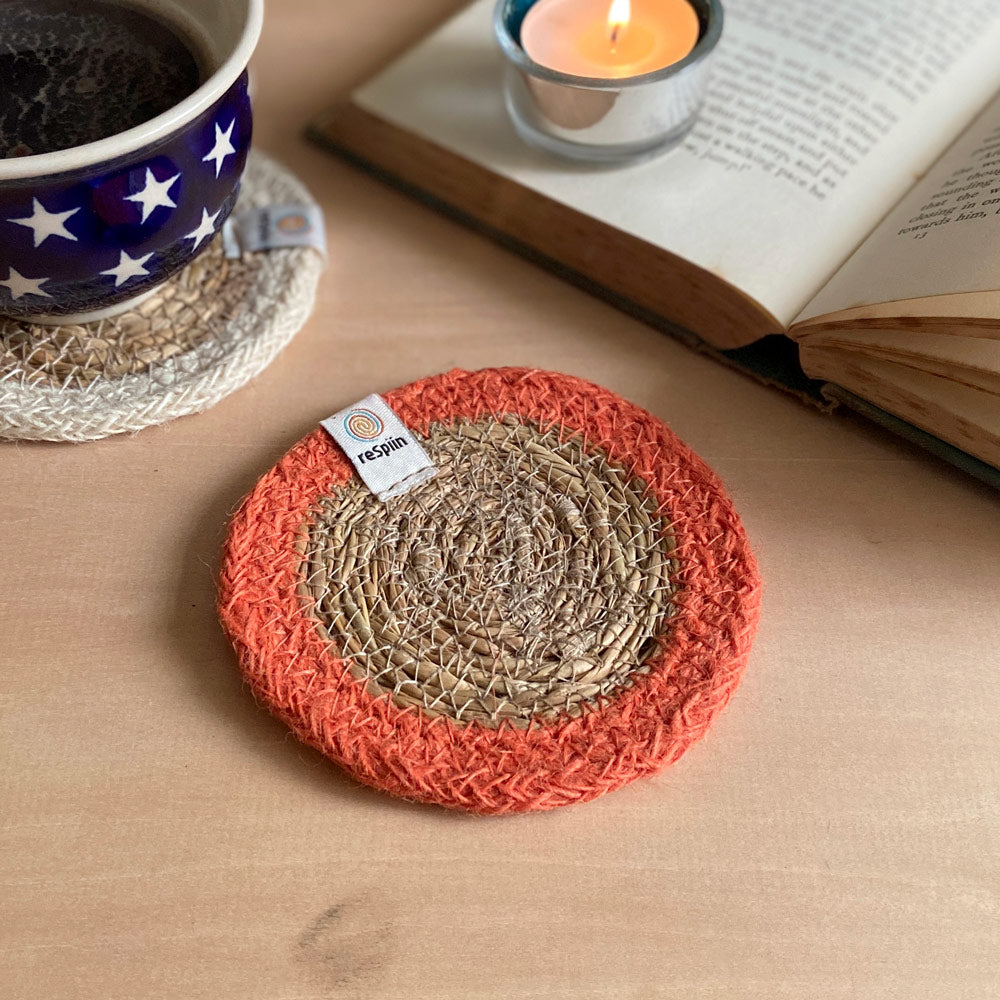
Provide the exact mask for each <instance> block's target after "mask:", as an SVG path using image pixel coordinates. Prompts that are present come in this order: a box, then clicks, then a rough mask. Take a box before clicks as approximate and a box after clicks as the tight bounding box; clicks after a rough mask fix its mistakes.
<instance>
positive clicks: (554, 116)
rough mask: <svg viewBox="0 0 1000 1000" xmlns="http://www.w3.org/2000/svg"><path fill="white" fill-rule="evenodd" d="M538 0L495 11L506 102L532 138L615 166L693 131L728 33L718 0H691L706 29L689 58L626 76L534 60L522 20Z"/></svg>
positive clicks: (553, 149)
mask: <svg viewBox="0 0 1000 1000" xmlns="http://www.w3.org/2000/svg"><path fill="white" fill-rule="evenodd" d="M536 2H537V0H498V3H497V5H496V7H495V9H494V13H493V29H494V32H495V34H496V37H497V41H498V43H499V45H500V51H501V52H502V53H503V56H504V76H503V92H504V103H505V105H506V107H507V113H508V114H509V115H510V119H511V121H512V122H513V125H514V128H515V129H516V130H517V133H518V135H519V136H520V137H521V138H522V139H523V140H524V141H525V142H527V143H528V144H529V145H531V146H534V147H536V148H539V149H543V150H545V151H547V152H549V153H555V154H556V155H558V156H564V157H568V158H569V159H572V160H576V161H578V162H583V163H589V164H596V165H608V166H611V165H622V164H627V163H633V162H636V161H638V160H643V159H646V158H648V157H651V156H655V155H657V154H659V153H662V152H665V151H666V150H668V149H670V148H671V147H672V146H675V145H676V144H677V143H678V142H680V140H681V139H682V138H683V137H684V136H685V135H686V134H687V132H688V131H690V129H691V127H692V125H694V122H695V119H696V118H697V116H698V111H699V109H700V108H701V105H702V102H703V100H704V97H705V92H706V89H707V86H708V77H709V70H710V64H711V56H712V53H713V51H714V49H715V47H716V45H717V44H718V41H719V38H720V37H721V35H722V21H723V13H722V5H721V3H720V2H719V0H690V2H691V5H692V6H693V7H694V9H695V13H696V14H697V16H698V22H699V29H700V30H699V36H698V41H697V43H696V44H695V46H694V48H693V49H692V50H691V52H690V53H689V54H688V55H687V56H686V57H685V58H683V59H681V60H680V61H679V62H676V63H673V64H672V65H670V66H667V67H665V68H663V69H660V70H656V71H655V72H651V73H644V74H642V75H640V76H631V77H623V78H620V79H604V78H597V77H586V76H574V75H571V74H568V73H562V72H559V71H557V70H553V69H549V68H548V67H546V66H542V65H540V64H539V63H537V62H535V61H534V60H533V59H532V58H531V57H530V56H529V55H528V54H527V53H526V52H525V50H524V48H523V47H522V45H521V25H522V23H523V21H524V18H525V16H526V15H527V13H528V11H529V10H530V9H531V8H532V7H533V6H534V4H535V3H536Z"/></svg>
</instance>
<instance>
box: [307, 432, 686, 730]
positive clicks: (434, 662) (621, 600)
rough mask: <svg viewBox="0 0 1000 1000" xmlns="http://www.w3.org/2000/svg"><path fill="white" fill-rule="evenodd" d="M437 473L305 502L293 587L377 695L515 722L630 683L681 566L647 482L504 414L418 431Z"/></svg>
mask: <svg viewBox="0 0 1000 1000" xmlns="http://www.w3.org/2000/svg"><path fill="white" fill-rule="evenodd" d="M418 436H419V437H420V438H421V443H422V444H423V445H424V447H425V448H426V450H427V453H428V455H429V456H430V458H431V460H432V461H433V462H434V463H435V464H436V465H437V467H438V474H437V476H436V477H435V478H434V479H432V480H430V481H429V482H427V483H425V484H423V485H422V486H420V487H418V488H417V489H416V490H414V491H413V492H411V493H409V494H407V495H405V496H403V497H399V498H397V499H395V500H391V501H389V503H387V504H383V503H382V502H380V501H379V500H377V498H375V497H374V496H373V495H372V494H371V493H370V492H369V491H368V490H367V489H366V488H365V487H364V485H363V484H361V483H360V481H359V480H357V479H356V478H355V479H352V480H351V481H350V482H349V483H348V484H347V485H346V486H344V487H343V488H342V489H340V490H338V491H337V493H336V494H335V495H333V496H327V497H324V498H322V499H321V500H320V501H319V503H318V505H317V506H316V508H315V511H314V515H313V518H312V520H311V522H310V523H309V525H308V529H307V537H306V538H305V539H304V551H303V566H302V579H303V583H302V585H301V587H300V593H301V594H302V595H303V596H304V597H305V598H307V599H308V601H309V602H310V603H311V610H312V614H313V615H314V617H315V618H316V619H317V620H318V622H319V623H320V628H321V630H322V631H323V633H324V634H325V636H326V637H327V638H328V639H329V640H330V641H331V642H332V643H333V644H334V645H335V646H336V647H337V648H338V649H339V650H340V651H341V652H342V654H343V655H344V656H348V657H350V658H351V662H350V669H351V671H352V673H353V674H354V676H355V677H357V678H358V679H362V680H364V681H365V682H366V683H367V684H368V686H369V687H370V689H372V690H373V693H376V694H389V695H390V696H391V698H392V700H393V701H394V702H395V703H396V704H397V705H398V706H400V707H402V708H411V707H416V708H418V709H419V710H420V711H421V712H423V713H425V714H427V715H430V716H441V715H444V716H447V717H449V718H451V719H452V720H454V721H455V722H458V723H469V722H473V721H477V722H479V723H481V724H483V725H485V726H488V727H493V728H495V727H498V726H499V725H500V724H501V723H503V722H505V721H506V722H507V723H509V724H512V725H514V726H517V727H522V728H523V727H527V726H529V725H530V724H531V723H532V722H533V721H537V722H546V721H550V720H552V719H553V718H555V717H556V716H558V715H560V714H569V715H577V714H579V713H580V712H581V711H582V710H583V708H584V706H586V705H587V704H591V703H596V702H597V700H598V699H599V698H601V697H606V696H610V695H612V694H613V693H615V692H617V691H619V690H621V689H623V688H625V687H627V686H628V685H629V684H630V682H631V680H632V679H633V678H635V677H637V676H639V675H642V674H644V673H647V672H648V670H649V667H648V663H649V662H650V661H651V659H652V658H653V657H654V656H655V655H656V654H657V653H658V652H659V651H660V650H661V647H662V644H663V643H664V642H665V641H666V635H665V633H667V632H668V630H669V626H668V624H667V623H668V619H669V618H670V615H671V613H672V607H671V597H672V594H673V592H674V588H675V583H674V580H673V576H674V574H675V572H676V564H675V561H674V558H673V556H672V549H673V539H672V536H671V532H670V526H669V525H668V524H667V523H665V522H664V521H663V520H662V519H661V518H660V517H659V516H658V514H657V504H656V502H655V500H654V499H653V498H652V497H651V496H650V495H649V491H648V488H647V485H646V484H645V483H644V482H642V481H641V480H638V479H636V478H635V477H633V476H631V475H630V474H629V473H628V471H627V470H626V469H624V468H623V467H621V466H619V465H617V464H615V463H614V462H612V461H610V460H609V459H608V457H607V456H606V455H605V454H604V453H603V452H601V451H599V450H596V449H588V448H587V447H586V446H585V445H584V443H583V441H582V439H581V438H580V437H579V436H569V437H567V436H566V435H565V434H562V435H561V434H560V431H559V429H558V428H557V427H553V428H551V429H547V430H542V429H541V428H540V427H539V426H538V425H536V424H534V423H531V422H528V421H522V420H521V419H520V418H518V417H516V416H510V415H509V416H506V417H504V418H503V419H502V420H497V419H496V418H493V417H489V418H484V419H480V420H468V419H459V420H456V421H455V422H454V423H448V424H444V423H436V424H433V425H432V426H431V429H430V431H429V433H428V434H427V435H426V436H423V435H418Z"/></svg>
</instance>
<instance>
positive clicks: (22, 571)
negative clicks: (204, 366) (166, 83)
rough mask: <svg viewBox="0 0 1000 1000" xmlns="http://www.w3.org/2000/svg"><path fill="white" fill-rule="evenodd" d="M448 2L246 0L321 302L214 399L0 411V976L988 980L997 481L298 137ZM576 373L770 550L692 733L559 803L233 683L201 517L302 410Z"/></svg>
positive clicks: (756, 989) (337, 989)
mask: <svg viewBox="0 0 1000 1000" xmlns="http://www.w3.org/2000/svg"><path fill="white" fill-rule="evenodd" d="M454 6H455V4H454V0H421V2H420V3H418V4H409V3H405V2H403V0H391V2H388V0H386V2H383V3H380V4H370V3H367V2H362V0H341V2H338V3H336V4H334V3H331V2H329V0H271V4H270V9H269V12H268V16H267V23H266V26H265V31H264V36H263V40H262V43H261V46H260V49H259V53H258V56H257V57H256V87H257V91H256V94H257V111H258V136H259V145H260V146H261V147H262V148H264V149H265V150H268V151H269V152H271V153H273V154H275V155H277V156H278V157H280V158H282V159H283V160H285V161H286V162H287V163H289V164H291V165H292V166H293V167H294V168H295V170H296V171H297V172H298V173H299V174H300V175H301V177H302V178H303V179H304V180H305V181H306V182H307V183H308V184H309V185H310V187H311V188H312V190H313V191H314V193H315V194H316V196H317V197H318V198H319V200H320V201H321V202H322V204H323V206H324V208H325V210H326V212H327V218H328V223H329V240H330V264H329V269H328V271H327V273H326V274H325V276H324V279H323V281H322V285H321V290H320V295H319V302H318V306H317V309H316V312H315V315H314V316H313V318H312V320H311V321H310V323H309V324H308V326H307V327H306V328H305V329H304V330H303V331H302V332H301V334H300V335H299V336H298V338H297V339H296V340H295V341H294V343H293V344H292V345H291V346H290V347H289V348H288V349H286V350H285V352H284V353H283V354H282V355H281V356H280V357H279V358H278V360H277V361H276V362H275V364H274V365H273V366H272V367H271V368H270V369H269V370H268V371H267V372H266V373H265V374H264V375H262V376H261V377H260V378H259V379H257V380H256V381H255V382H254V383H253V384H252V385H251V386H249V387H248V388H245V389H244V390H242V391H241V392H239V393H237V394H236V395H235V396H233V397H231V398H229V399H228V400H226V401H224V402H223V403H221V404H220V405H219V406H217V407H216V408H215V409H214V410H213V411H212V412H210V413H208V414H204V415H202V416H197V417H189V418H186V419H183V420H179V421H177V422H175V423H173V424H171V425H169V426H165V427H162V428H155V429H152V430H148V431H145V432H144V433H142V434H139V435H137V436H135V437H121V438H116V439H113V440H107V441H103V442H99V443H95V444H87V445H71V446H70V445H54V444H52V445H45V444H30V445H25V444H22V445H14V444H7V445H0V517H2V523H3V534H2V539H3V561H2V581H3V591H4V600H3V602H2V605H3V606H2V610H0V659H2V669H0V828H2V833H0V954H2V958H0V996H2V997H4V998H9V1000H13V998H32V1000H35V998H46V1000H49V998H53V1000H54V998H67V1000H69V998H72V1000H89V998H93V1000H118V998H121V1000H125V998H128V1000H136V998H182V1000H189V998H202V997H204V998H213V1000H228V998H234V1000H235V998H239V1000H305V998H309V1000H313V998H327V997H336V998H345V1000H353V998H369V997H370V998H420V1000H423V998H426V1000H466V998H470V997H488V998H493V997H496V998H522V997H525V998H527V997H532V998H536V997H537V998H552V1000H566V998H595V1000H598V998H600V1000H604V998H630V1000H633V998H634V1000H648V998H671V1000H674V998H676V1000H681V998H683V1000H709V998H711V1000H720V998H740V1000H743V998H768V1000H773V998H784V997H787V998H795V1000H800V998H801V1000H825V998H848V997H850V998H855V997H856V998H863V1000H879V998H905V1000H916V998H928V1000H951V998H963V1000H965V998H992V997H996V996H997V995H998V991H1000V792H998V789H1000V669H998V668H1000V651H998V624H1000V611H998V608H1000V506H998V498H997V495H996V494H994V493H992V492H990V491H989V490H987V489H986V488H985V487H983V486H980V485H979V484H977V483H976V482H974V481H972V480H970V479H968V478H966V477H965V476H963V475H962V474H961V473H959V472H957V471H954V470H953V469H951V468H950V467H947V466H945V465H942V464H940V463H939V462H937V461H936V460H934V459H931V458H929V457H926V456H925V455H923V454H921V453H919V452H916V451H914V450H912V449H910V448H909V447H908V446H905V445H903V444H901V443H899V442H898V441H896V440H895V439H893V438H891V437H889V436H887V435H885V434H883V433H882V432H880V431H878V430H876V429H874V428H872V427H869V426H868V425H866V424H863V423H861V422H860V421H855V420H853V419H852V418H850V417H836V418H830V417H826V416H823V415H821V414H819V413H815V412H812V411H811V410H809V409H807V408H805V407H803V406H801V405H799V404H798V403H797V402H795V401H794V400H791V399H788V398H785V397H784V396H782V395H780V394H778V393H776V392H773V391H770V390H767V389H765V388H762V387H760V386H758V385H757V384H755V383H754V382H752V381H750V380H748V379H746V378H744V377H742V376H740V375H738V374H735V373H734V372H731V371H728V370H726V369H725V368H723V367H721V366H718V365H716V364H715V363H714V362H712V361H710V360H707V359H705V358H702V357H700V356H698V355H696V354H693V353H691V352H689V351H688V350H686V349H685V348H684V347H682V346H680V345H679V344H678V343H675V342H673V341H671V340H670V339H668V338H666V337H664V336H663V335H661V334H659V333H656V332H654V331H653V330H651V329H648V328H646V327H645V326H642V325H640V324H639V323H637V322H635V321H633V320H631V319H629V318H627V317H625V316H623V315H621V314H619V313H617V312H615V311H614V310H612V309H611V308H609V307H608V306H606V305H603V304H601V303H600V302H598V301H597V300H595V299H593V298H591V297H589V296H588V295H586V294H584V293H583V292H581V291H579V290H576V289H574V288H572V287H570V286H568V285H566V284H563V283H561V282H560V281H559V280H558V279H556V278H554V277H552V276H550V275H548V274H546V273H543V272H542V271H540V270H536V269H535V268H534V267H532V266H531V265H529V264H528V263H525V262H524V261H522V260H520V259H518V258H517V257H515V256H512V255H510V254H508V253H507V252H505V251H503V250H501V249H499V248H498V247H496V246H494V245H492V244H490V243H489V242H487V241H485V240H484V239H482V238H480V237H478V236H476V235H474V234H472V233H470V232H467V231H465V230H463V229H461V228H459V227H458V226H456V225H454V224H452V223H451V222H448V221H446V220H444V219H442V218H440V217H438V216H436V215H434V214H432V213H431V212H429V211H428V210H426V209H424V208H422V207H420V206H419V205H417V204H415V203H412V202H410V201H408V200H406V199H404V198H403V197H401V196H400V195H398V194H395V193H393V192H391V191H389V190H388V189H385V188H383V187H382V186H380V185H379V184H378V183H377V182H376V181H374V180H372V179H370V178H369V177H367V176H364V175H363V174H361V173H358V172H355V171H354V170H352V169H351V168H349V167H347V166H345V165H344V164H342V163H340V162H338V161H337V160H335V159H332V158H330V157H329V156H327V155H326V154H324V153H322V152H319V151H317V150H316V149H313V148H311V147H310V146H309V145H307V144H306V143H305V142H304V141H303V140H302V139H301V138H300V134H301V130H302V128H303V126H304V124H305V123H306V122H307V120H308V119H309V118H310V117H311V116H313V115H314V114H315V113H317V112H319V111H321V110H322V109H323V108H324V107H325V106H326V105H328V104H329V103H330V102H331V101H332V100H333V99H335V98H336V97H337V96H338V95H341V94H343V93H344V92H346V91H347V90H348V89H349V88H350V87H351V86H352V85H354V84H355V83H357V82H359V81H360V80H361V79H363V78H364V77H365V76H367V75H368V74H370V73H371V72H372V71H373V70H375V69H376V68H378V66H379V65H381V64H382V63H383V62H384V61H385V60H387V59H388V58H389V57H390V56H392V55H394V54H395V53H396V52H398V51H400V50H401V49H402V48H403V47H404V46H405V45H406V44H407V43H408V42H409V41H411V40H412V39H414V38H415V37H416V36H417V35H418V34H420V33H421V32H422V31H424V30H426V29H427V28H428V27H430V26H431V25H432V24H433V23H435V22H436V21H437V20H438V19H439V18H441V17H442V16H444V15H445V14H446V13H448V12H449V10H450V9H451V8H453V7H454ZM501 364H518V365H534V366H539V367H546V368H554V369H561V370H564V371H568V372H572V373H574V374H578V375H581V376H584V377H586V378H590V379H593V380H595V381H599V382H601V383H603V384H605V385H607V386H609V387H611V388H613V389H614V390H616V391H618V392H620V393H622V394H624V395H626V396H628V397H629V398H631V399H633V400H635V401H636V402H638V403H639V404H641V405H643V406H645V407H647V408H649V409H650V410H652V411H653V412H654V413H656V414H657V415H659V416H661V417H663V418H664V419H665V420H666V421H667V422H668V423H670V425H671V426H672V427H673V428H674V429H675V430H676V431H677V432H678V433H679V434H680V435H681V437H683V438H684V439H685V440H687V441H688V442H689V443H690V444H691V445H692V446H693V447H694V448H695V449H696V450H697V451H698V452H700V453H701V455H702V456H704V458H705V459H706V460H707V461H708V462H709V463H711V464H712V465H713V466H714V467H715V468H716V469H717V470H718V471H719V472H720V473H721V475H722V476H723V478H724V479H725V480H726V482H727V484H728V486H729V487H730V490H731V492H732V494H733V496H734V498H735V500H736V502H737V504H738V506H739V508H740V510H741V512H742V514H743V516H744V519H745V522H746V525H747V529H748V531H749V533H750V535H751V538H752V540H753V543H754V545H755V548H756V550H757V552H758V555H759V559H760V564H761V569H762V572H763V574H764V577H765V581H766V593H765V605H764V616H763V620H762V624H761V629H760V633H759V637H758V640H757V644H756V647H755V650H754V654H753V657H752V660H751V664H750V669H749V671H748V673H747V676H746V680H745V681H744V684H743V686H742V687H741V689H740V691H739V692H738V694H737V696H736V697H735V699H734V700H733V702H732V703H731V705H730V706H729V708H728V709H727V711H726V712H725V713H724V714H723V716H722V717H721V719H720V720H719V722H718V723H717V724H716V727H715V728H714V730H713V731H712V733H711V734H710V735H709V737H708V739H707V740H705V741H704V742H703V743H701V744H699V745H698V746H697V747H696V748H695V749H693V750H692V751H691V752H690V753H689V754H688V756H687V757H685V758H684V759H683V760H682V761H681V762H680V763H679V764H678V765H677V766H675V767H674V768H673V769H671V770H669V771H667V772H666V773H664V774H663V775H661V776H660V777H658V778H655V779H652V780H647V781H644V782H640V783H637V784H634V785H632V786H631V787H629V788H627V789H624V790H623V791H621V792H618V793H616V794H614V795H611V796H609V797H607V798H604V799H602V800H599V801H597V802H594V803H591V804H589V805H585V806H582V807H577V808H572V809H564V810H561V811H558V812H555V813H550V814H542V815H534V816H527V817H517V818H505V819H492V820H483V819H476V818H470V817H466V816H461V815H452V814H449V813H445V812H443V811H440V810H435V809H432V808H425V807H417V806H413V805H409V804H405V803H401V802H396V801H393V800H390V799H387V798H385V797H382V796H380V795H378V794H376V793H374V792H371V791H369V790H367V789H364V788H361V787H358V786H357V785H355V784H354V783H353V782H351V781H350V780H349V779H348V778H346V777H344V776H343V775H342V774H341V773H340V772H339V771H338V770H337V769H336V768H335V767H334V766H332V765H330V764H328V763H327V762H326V761H325V760H324V759H323V758H321V757H320V756H319V755H318V754H316V753H313V752H312V751H310V750H307V749H305V748H303V747H302V746H300V745H299V744H298V743H297V742H296V741H295V740H294V739H293V738H292V737H290V736H289V735H288V734H287V733H286V731H285V729H284V728H283V727H282V726H281V725H279V724H278V723H277V722H275V721H273V720H272V719H271V718H270V716H268V715H267V714H266V713H265V712H264V711H263V710H262V709H260V708H258V707H257V706H256V705H255V704H254V702H253V700H252V698H251V697H250V696H249V694H248V693H247V692H246V690H245V689H244V687H243V685H242V683H241V680H240V677H239V674H238V672H237V668H236V664H235V659H234V656H233V654H232V652H231V650H230V648H229V647H228V645H227V643H226V641H225V639H224V638H223V636H222V634H221V632H220V629H219V626H218V622H217V620H216V616H215V611H214V579H213V578H214V573H215V571H216V567H217V564H218V557H219V551H220V546H221V544H222V540H223V537H224V532H225V528H226V523H227V519H228V517H229V515H230V513H231V512H232V510H233V509H234V507H235V506H236V504H237V503H238V502H239V500H240V498H241V497H242V496H243V495H244V494H245V493H246V492H247V491H248V490H249V489H250V488H251V487H252V485H253V483H254V482H255V480H256V478H257V477H258V476H259V475H260V474H262V473H263V472H264V471H265V470H266V469H268V468H269V467H270V466H271V465H272V463H273V462H274V461H275V460H276V459H277V458H278V457H279V456H280V455H281V454H282V453H283V452H284V451H285V450H286V449H287V448H288V447H289V446H290V445H291V444H293V443H294V442H295V441H296V440H297V439H298V438H299V437H301V436H302V435H303V434H304V433H306V432H307V431H309V430H310V429H311V428H312V427H314V426H315V425H316V424H317V422H318V421H319V420H320V419H321V418H323V417H325V416H327V415H329V414H330V413H332V412H334V411H335V410H338V409H339V408H341V407H342V406H344V405H346V404H348V403H351V402H353V401H355V400H357V399H359V398H360V397H362V396H365V395H367V394H368V393H370V392H377V391H381V390H386V389H389V388H391V387H393V386H396V385H399V384H402V383H405V382H408V381H410V380H412V379H414V378H417V377H419V376H422V375H425V374H429V373H433V372H438V371H442V370H445V369H448V368H451V367H453V366H462V367H466V368H478V367H483V366H488V365H501Z"/></svg>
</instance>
